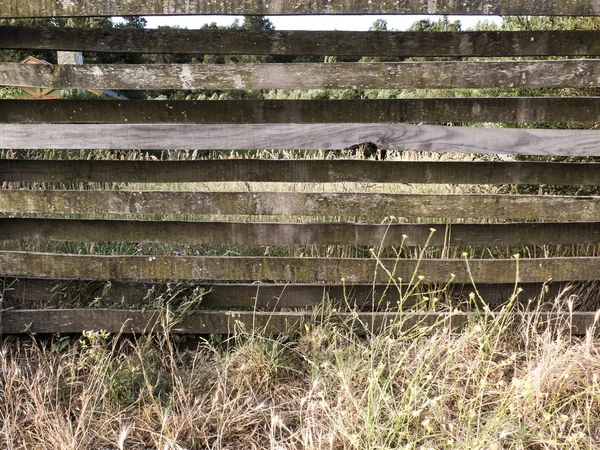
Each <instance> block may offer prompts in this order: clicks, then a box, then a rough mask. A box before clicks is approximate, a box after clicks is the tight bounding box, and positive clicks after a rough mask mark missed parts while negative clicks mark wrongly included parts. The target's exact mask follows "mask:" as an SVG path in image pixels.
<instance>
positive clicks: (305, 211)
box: [0, 190, 600, 222]
mask: <svg viewBox="0 0 600 450" xmlns="http://www.w3.org/2000/svg"><path fill="white" fill-rule="evenodd" d="M0 213H10V214H19V213H25V214H29V213H42V214H49V213H52V214H189V215H210V214H217V215H231V216H240V215H262V216H321V217H323V216H335V217H353V218H354V217H365V218H369V219H373V218H374V217H380V218H381V217H389V216H396V217H436V218H439V217H444V218H480V219H527V220H537V221H543V220H546V221H569V222H572V221H580V222H598V221H600V197H596V196H594V197H591V196H590V197H575V196H536V195H493V194H492V195H487V194H477V195H448V194H446V195H438V194H375V193H300V192H185V191H30V190H0Z"/></svg>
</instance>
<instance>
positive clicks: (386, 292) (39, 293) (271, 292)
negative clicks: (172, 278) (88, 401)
mask: <svg viewBox="0 0 600 450" xmlns="http://www.w3.org/2000/svg"><path fill="white" fill-rule="evenodd" d="M421 286H422V287H421V288H419V289H416V290H415V296H412V295H411V296H408V297H403V296H406V294H407V292H408V290H407V288H408V286H407V285H406V284H400V290H399V289H398V288H397V287H396V286H394V285H392V286H388V285H387V284H372V283H370V284H348V283H346V284H344V285H341V284H326V285H324V284H290V283H286V284H276V283H269V284H266V283H263V284H255V283H253V284H244V283H232V284H223V283H212V284H200V285H198V284H196V283H189V285H188V286H187V287H186V284H184V283H181V284H174V285H171V289H173V291H172V292H174V291H176V292H179V293H180V295H190V294H191V293H192V291H193V289H196V288H199V289H201V290H203V291H204V292H205V293H204V295H203V296H202V301H201V306H202V307H204V308H258V309H268V310H277V309H281V308H300V307H313V306H316V305H320V304H322V303H323V301H325V303H327V302H328V301H329V302H331V303H333V304H334V305H341V306H344V305H345V306H348V305H349V306H354V305H356V306H357V307H359V308H365V309H372V308H375V309H382V308H383V309H386V308H391V309H393V308H397V307H398V302H400V301H402V307H404V308H408V307H412V306H414V305H415V302H416V301H417V300H421V301H422V300H423V298H422V297H417V295H428V296H429V297H438V298H443V299H444V300H441V301H442V302H443V301H446V299H454V300H465V299H468V298H469V294H470V293H471V292H474V290H475V289H474V287H473V286H472V285H471V284H464V285H462V284H451V285H449V286H446V285H445V284H444V287H445V289H444V292H443V293H442V292H439V288H440V286H439V285H431V284H425V283H424V284H422V285H421ZM586 286H590V288H592V289H594V288H593V287H591V286H592V284H591V283H586V284H585V286H581V287H578V286H576V287H577V288H576V289H571V290H569V291H568V292H575V293H576V292H578V289H580V288H585V287H586ZM0 287H1V288H2V291H3V297H4V303H3V305H4V307H5V308H24V309H31V308H39V307H53V308H65V307H73V306H74V305H78V306H81V305H86V306H89V305H105V306H110V307H126V308H128V309H130V308H131V307H132V306H136V305H137V306H138V307H139V306H140V305H144V304H147V303H148V295H149V293H150V291H152V290H153V291H154V292H156V293H157V295H158V294H160V293H162V294H163V295H164V294H165V293H166V291H167V286H166V284H165V283H152V284H149V283H143V282H120V281H111V282H108V281H101V280H99V281H78V280H51V279H39V278H23V277H21V278H4V279H0ZM519 288H521V289H522V292H521V293H520V294H519V296H518V299H519V302H521V303H524V304H527V303H528V302H529V301H532V302H535V301H537V299H538V298H539V297H540V295H541V294H542V292H544V298H545V299H546V300H548V301H550V302H552V301H553V299H554V298H556V297H557V296H558V295H559V294H560V293H561V292H563V291H564V290H565V289H567V288H568V286H567V284H565V283H549V284H546V285H542V284H536V283H521V284H519ZM597 291H598V290H597V288H596V289H594V292H597ZM477 292H479V294H480V295H481V298H483V300H484V301H485V302H486V303H487V304H489V305H490V306H492V307H496V306H498V305H502V304H505V303H506V302H508V300H509V299H510V297H511V295H513V292H514V283H511V284H483V283H478V284H477ZM150 295H152V294H151V293H150ZM598 296H599V297H600V293H599V294H598ZM188 298H189V297H188Z"/></svg>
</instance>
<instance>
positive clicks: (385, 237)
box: [0, 218, 600, 247]
mask: <svg viewBox="0 0 600 450" xmlns="http://www.w3.org/2000/svg"><path fill="white" fill-rule="evenodd" d="M431 229H434V230H436V232H434V233H432V232H431ZM10 239H12V240H20V239H39V240H44V241H46V240H53V241H71V242H109V241H113V242H115V241H117V242H161V243H171V244H184V245H198V244H218V245H220V244H233V245H269V246H272V245H275V246H276V245H313V244H315V245H338V244H339V245H343V244H352V245H365V246H377V245H393V246H400V245H402V244H403V245H404V246H424V245H425V244H426V243H427V242H428V245H429V246H430V247H436V246H443V245H450V246H453V245H456V246H472V245H476V246H478V245H481V246H495V245H501V246H513V245H556V244H558V245H571V244H596V243H597V242H599V241H600V223H598V222H568V223H507V224H452V225H450V224H443V223H438V224H435V223H433V224H398V223H394V224H381V225H374V224H360V223H344V222H334V223H265V222H259V223H247V222H177V221H138V220H133V221H132V220H64V219H16V218H13V219H0V240H10Z"/></svg>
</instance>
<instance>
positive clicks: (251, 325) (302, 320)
mask: <svg viewBox="0 0 600 450" xmlns="http://www.w3.org/2000/svg"><path fill="white" fill-rule="evenodd" d="M497 316H498V314H497V313H495V314H490V319H492V318H494V317H497ZM510 318H512V320H513V322H512V323H514V324H515V325H519V324H522V323H527V324H531V323H532V322H533V323H535V324H537V326H539V327H545V326H552V327H555V326H557V327H559V328H561V329H567V330H569V331H570V334H572V335H585V334H586V332H587V330H588V329H589V328H591V327H593V326H595V325H596V320H597V317H596V313H594V312H574V313H566V312H562V313H544V312H542V313H514V315H511V316H509V317H508V319H510ZM324 320H325V321H326V323H330V324H332V323H337V324H339V325H346V326H347V327H348V329H349V330H350V329H351V330H354V331H356V332H358V333H361V332H367V331H368V330H370V331H375V332H378V331H382V330H383V329H384V328H386V327H394V329H395V330H396V331H409V330H415V331H416V330H417V329H423V328H431V329H432V330H433V329H439V328H450V329H452V330H453V331H456V332H459V331H461V330H463V329H464V328H465V326H467V324H468V323H469V322H470V321H473V320H476V316H475V314H474V313H464V312H452V313H443V312H442V313H416V312H415V313H395V312H388V313H338V314H336V315H333V316H327V317H322V316H319V315H318V314H316V315H315V314H314V313H312V312H285V313H272V312H253V311H250V312H247V311H246V312H243V311H242V312H240V311H236V312H230V311H191V312H187V313H186V314H185V316H184V317H182V318H179V319H175V320H173V321H172V322H169V321H167V320H165V315H164V312H163V313H161V312H159V311H156V310H144V311H140V310H119V309H58V310H45V311H44V310H6V311H2V315H1V325H2V327H1V332H2V334H19V333H28V334H29V333H81V332H83V331H88V330H105V331H108V332H110V333H152V332H163V331H164V330H165V328H168V329H169V331H170V332H172V333H178V334H179V333H187V334H235V333H237V332H239V331H240V330H247V331H250V330H260V331H264V332H266V333H282V332H284V333H285V332H298V331H300V330H301V329H302V326H303V324H308V323H317V324H318V323H321V322H323V321H324Z"/></svg>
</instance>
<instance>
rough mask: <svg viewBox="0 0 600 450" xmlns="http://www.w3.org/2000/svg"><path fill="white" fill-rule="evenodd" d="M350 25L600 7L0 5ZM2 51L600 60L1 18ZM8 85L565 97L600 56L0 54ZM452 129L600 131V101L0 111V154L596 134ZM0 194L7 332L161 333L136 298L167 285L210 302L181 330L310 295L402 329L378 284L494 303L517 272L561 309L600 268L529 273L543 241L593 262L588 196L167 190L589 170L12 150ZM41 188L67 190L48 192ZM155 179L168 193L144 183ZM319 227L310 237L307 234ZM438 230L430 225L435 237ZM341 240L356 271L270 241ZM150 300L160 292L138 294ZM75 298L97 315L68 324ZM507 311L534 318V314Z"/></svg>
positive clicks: (461, 43) (411, 37)
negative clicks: (208, 249)
mask: <svg viewBox="0 0 600 450" xmlns="http://www.w3.org/2000/svg"><path fill="white" fill-rule="evenodd" d="M359 13H360V14H362V13H364V14H508V15H590V16H596V15H600V7H598V4H597V2H589V1H587V2H586V1H583V0H581V1H580V0H573V1H569V2H537V1H533V0H529V1H516V0H503V1H495V2H488V1H485V2H483V1H479V0H466V1H463V2H455V1H444V0H437V1H434V0H427V1H426V0H407V1H403V2H392V1H387V0H381V1H373V2H371V1H369V2H366V1H360V2H356V1H350V0H339V1H320V2H307V1H303V0H283V1H277V2H262V1H258V0H257V1H250V0H224V1H221V2H202V1H194V0H185V1H181V2H165V1H162V0H152V1H146V2H130V1H126V0H116V1H112V2H105V1H103V0H87V1H85V2H47V1H42V0H3V1H2V0H0V18H2V17H4V18H8V17H13V18H24V17H64V16H117V15H143V14H153V15H167V14H359ZM0 49H13V50H14V49H34V50H76V51H94V52H114V53H119V52H128V53H131V52H140V53H181V54H184V53H213V54H215V53H216V54H241V55H243V54H251V55H321V56H325V55H328V56H331V55H340V56H343V55H362V56H383V57H385V56H389V57H402V58H405V57H410V56H418V57H432V58H437V57H445V58H448V57H452V58H456V59H460V58H474V57H494V58H499V57H501V58H521V57H547V56H569V57H588V56H592V57H593V56H597V55H598V54H600V32H599V31H590V30H578V31H535V32H507V31H506V32H504V31H502V32H496V31H494V32H490V31H481V32H443V33H430V32H419V33H416V32H337V31H336V32H305V31H287V32H286V31H272V32H269V31H265V32H255V31H244V30H226V31H223V30H212V29H209V30H176V29H169V30H166V29H159V30H140V29H131V30H129V29H75V28H58V27H46V28H36V27H27V26H0ZM0 85H4V86H30V87H43V88H54V89H65V90H71V89H87V88H94V89H129V90H139V89H142V90H147V89H153V90H170V89H175V90H204V89H206V90H239V89H245V90H255V89H261V90H270V89H298V90H301V89H415V88H418V89H440V88H451V89H455V88H465V89H469V88H558V89H580V90H581V89H583V90H586V92H587V93H588V94H590V93H591V94H592V95H595V94H597V92H598V88H599V87H600V60H596V59H557V60H532V59H525V60H522V59H521V60H516V59H513V60H507V59H503V60H482V61H481V60H464V61H462V60H456V61H440V60H436V61H427V62H421V61H419V62H399V63H391V62H370V63H294V64H275V63H272V64H235V65H233V64H231V65H218V64H146V65H131V64H107V65H96V64H89V65H88V64H84V65H77V66H75V65H73V66H46V65H22V64H18V63H9V62H0ZM450 122H451V123H465V122H478V123H482V122H490V123H496V122H504V123H547V122H556V123H566V122H600V99H599V98H597V97H594V96H585V97H581V96H580V97H557V96H554V97H552V96H550V97H535V98H534V97H508V98H419V99H379V100H371V99H369V100H367V99H364V100H363V99H359V100H222V101H210V100H205V101H188V100H185V101H183V100H180V101H166V100H156V101H147V100H143V101H142V100H131V101H120V100H119V101H116V100H115V101H106V100H49V101H43V102H34V101H28V102H25V101H18V100H0V148H1V149H4V150H15V151H21V150H23V149H31V150H35V149H42V150H48V149H75V150H79V149H85V150H100V149H108V150H122V149H139V150H152V151H157V150H177V149H182V150H199V151H206V150H215V149H219V150H240V149H247V150H256V149H319V150H323V149H325V150H328V151H336V150H343V149H347V148H349V147H352V146H355V145H356V144H360V143H366V142H370V143H374V144H375V145H377V146H378V147H379V148H381V149H386V150H400V151H434V152H449V153H467V154H492V155H494V154H504V155H540V156H544V155H545V156H575V157H584V156H585V157H588V156H600V132H599V131H598V130H596V129H589V130H580V129H578V130H573V129H552V130H547V129H529V128H486V127H481V126H479V127H469V126H452V127H451V126H442V125H439V124H440V123H450ZM417 124H418V125H417ZM436 124H437V125H436ZM0 181H2V182H3V183H4V184H3V185H2V186H3V188H2V189H0V214H1V218H0V241H4V242H5V243H6V242H15V243H21V244H22V245H21V247H20V248H19V250H18V251H17V250H4V251H1V252H0V277H3V278H1V279H0V280H1V281H2V285H0V295H1V297H2V298H3V301H4V309H3V311H2V322H1V325H2V333H24V332H33V333H54V332H68V333H70V332H81V331H83V330H86V329H90V328H94V329H105V330H108V331H111V332H119V331H124V332H131V331H133V332H141V331H147V330H150V329H154V327H156V326H160V320H159V319H160V318H159V314H158V313H157V311H155V310H152V309H151V307H150V306H149V305H148V304H146V303H144V298H146V299H147V296H148V291H149V289H152V290H153V291H154V290H155V291H157V292H162V293H163V294H164V293H165V292H167V291H166V290H165V289H167V287H165V285H164V283H166V282H167V281H169V282H175V281H177V282H184V284H185V283H187V284H186V285H190V287H189V289H188V288H185V289H184V288H181V286H182V284H181V283H178V284H177V289H181V292H182V295H183V294H184V293H186V292H187V293H189V291H190V290H192V289H206V290H207V291H209V292H208V293H206V294H205V295H203V298H202V303H201V304H200V306H201V307H202V308H203V309H200V308H196V309H194V310H193V311H191V312H190V311H188V312H187V313H186V314H185V315H184V316H183V317H182V318H181V320H179V321H178V322H177V323H176V324H175V328H174V331H176V332H182V333H200V334H204V333H229V332H231V331H232V328H233V324H234V321H236V320H238V321H240V322H242V323H244V324H245V325H246V326H248V327H251V326H260V327H267V328H269V329H271V330H282V329H285V328H286V327H289V326H293V325H294V324H295V325H297V324H300V323H302V322H303V321H305V320H307V319H308V318H310V317H311V314H312V312H311V311H310V310H307V308H310V307H313V306H315V305H318V304H319V303H320V302H321V301H322V300H323V299H324V298H330V299H332V300H335V299H341V298H345V299H346V300H347V301H348V302H349V303H350V304H351V305H354V304H355V305H356V306H357V307H358V308H359V310H360V311H361V312H360V313H359V317H360V318H362V319H363V320H364V321H365V322H367V323H370V324H372V325H373V326H374V327H378V326H382V325H383V324H385V323H389V321H390V320H392V319H393V318H394V317H396V316H397V314H403V313H402V312H398V311H391V312H390V311H386V312H381V311H377V310H374V309H373V306H374V305H375V304H376V303H377V302H376V301H375V300H374V299H381V298H383V297H384V294H385V299H384V303H385V304H389V305H392V306H394V305H396V304H397V302H398V301H399V300H400V299H401V298H402V297H403V295H402V294H401V293H400V292H399V291H398V290H397V289H396V288H395V287H394V286H392V288H390V289H388V288H387V287H388V285H389V283H390V274H393V278H394V282H395V283H397V284H398V285H400V286H406V285H407V284H409V281H411V280H412V281H413V283H414V282H415V281H418V282H419V283H420V284H422V285H423V286H426V285H434V286H435V285H437V286H446V285H447V287H446V291H445V293H446V295H448V296H455V297H457V298H465V297H467V298H468V294H469V293H470V292H472V291H473V290H474V288H473V286H472V284H473V283H475V284H476V286H477V291H478V292H479V294H481V297H483V298H484V300H486V301H487V302H488V303H489V304H490V305H492V306H498V305H501V304H502V302H504V301H506V300H507V299H508V297H509V296H510V294H511V292H512V291H513V285H514V284H515V281H516V280H515V278H516V276H517V273H518V282H519V283H520V285H521V286H522V288H523V289H524V292H523V293H522V294H521V296H522V297H524V298H525V299H528V298H532V297H535V296H536V295H537V294H539V292H540V289H541V288H542V286H543V285H546V284H548V283H550V282H551V283H550V284H548V285H547V290H548V292H547V294H546V295H547V296H548V297H552V296H553V295H557V293H558V292H560V290H561V289H563V288H564V287H565V286H566V284H565V283H568V282H582V283H589V282H594V281H596V280H600V258H599V257H597V256H595V255H591V256H576V255H575V256H573V255H567V256H562V257H543V256H544V248H546V247H547V246H550V245H553V246H564V247H566V248H569V246H587V247H589V248H592V247H593V246H595V245H597V244H598V243H599V242H600V197H597V196H590V195H586V196H576V195H531V194H530V195H524V194H517V193H512V194H509V193H499V194H495V193H488V194H464V193H456V194H445V195H441V194H415V193H381V192H380V193H369V192H360V193H359V192H344V190H343V189H337V190H336V189H331V192H329V191H328V192H324V191H323V189H320V188H319V189H317V191H318V192H275V191H258V192H257V191H254V190H251V189H250V188H249V187H250V185H249V184H248V185H247V186H248V188H247V189H245V191H240V190H238V191H236V192H228V191H215V190H207V191H202V192H198V191H186V190H183V191H180V190H164V185H161V183H231V182H237V183H238V184H240V183H241V184H243V183H255V182H260V183H317V184H318V185H319V186H323V185H322V184H323V183H327V184H328V185H329V184H331V183H375V184H397V183H410V184H418V185H421V184H423V185H428V184H455V185H477V184H498V185H520V184H527V185H554V186H588V187H594V186H598V185H599V184H600V163H594V162H538V161H368V160H343V159H341V160H340V159H326V160H301V159H295V160H268V159H201V160H189V161H110V160H107V161H101V160H93V161H92V160H38V159H27V158H24V159H23V158H21V159H2V160H0ZM46 183H51V184H50V185H49V186H51V187H55V188H56V187H57V186H58V187H60V186H61V185H62V186H63V188H61V189H41V187H44V186H46ZM73 183H98V186H105V185H106V186H108V187H110V189H109V188H107V189H98V188H95V189H92V190H85V189H73V188H72V187H70V186H71V185H72V184H73ZM116 183H145V186H147V187H148V188H147V189H145V190H139V188H131V187H128V186H127V185H126V187H125V188H123V189H117V190H115V189H114V186H115V184H116ZM156 184H158V186H159V189H154V188H153V187H152V186H154V185H156ZM331 186H334V187H335V185H331ZM46 187H47V186H46ZM256 216H265V217H268V218H270V220H272V221H270V222H264V221H261V220H258V219H257V218H256ZM391 216H395V217H396V218H401V220H400V222H398V221H394V220H386V221H382V219H383V218H389V217H391ZM240 217H241V218H240ZM323 217H326V218H327V220H326V221H325V222H323V220H319V218H323ZM431 228H434V229H436V230H437V231H436V232H435V233H433V234H432V232H431V231H430V230H431ZM31 241H40V242H55V241H62V242H88V243H103V242H117V243H123V242H130V243H131V242H133V243H142V242H144V243H162V244H181V245H196V246H197V245H200V244H204V245H207V246H210V245H213V246H214V245H237V246H255V247H260V249H261V250H260V251H261V255H260V256H256V255H254V256H232V255H226V256H223V255H211V254H198V255H186V256H179V255H174V254H151V255H147V254H144V255H131V254H115V255H96V254H75V253H40V252H33V251H28V249H27V245H28V243H29V242H31ZM344 245H345V246H354V248H355V249H356V255H354V257H339V256H335V255H333V256H329V257H322V256H321V257H308V256H305V255H300V254H298V255H295V256H285V257H283V256H272V254H273V255H276V254H277V250H276V249H277V247H278V246H332V248H333V246H344ZM400 245H403V246H404V247H405V248H408V249H413V250H411V252H409V253H411V254H412V255H413V257H412V258H408V257H405V255H404V254H402V257H401V258H389V257H388V258H382V259H377V258H375V257H373V255H371V254H369V252H368V248H369V247H374V246H390V247H398V246H400ZM426 245H427V246H428V247H429V248H431V249H433V250H432V251H434V252H435V251H438V252H440V249H443V251H441V253H440V256H441V257H439V258H425V259H419V258H415V257H414V255H415V254H418V252H419V248H422V247H424V246H426ZM515 246H529V247H527V248H528V249H530V250H529V251H530V255H529V256H531V257H522V258H519V259H518V260H517V259H515V258H513V257H511V253H510V251H511V247H515ZM461 247H475V248H483V249H485V248H486V247H502V248H504V249H505V250H506V251H505V254H506V256H505V257H504V258H496V259H485V258H476V259H472V260H469V262H468V264H467V262H466V261H465V260H464V259H462V258H461V257H460V256H459V257H450V256H449V253H451V252H449V249H453V248H454V249H457V248H461ZM5 248H6V247H5ZM415 248H416V249H417V250H414V249H415ZM536 248H537V249H538V250H535V249H536ZM531 249H533V250H531ZM540 249H541V250H540ZM263 253H264V254H263ZM567 253H568V252H567ZM592 253H593V252H592ZM482 254H484V255H485V250H482ZM524 256H527V255H524ZM153 284H154V285H156V286H157V287H153V288H150V286H152V285H153ZM581 286H583V287H581ZM586 286H588V287H587V288H586ZM590 286H592V287H591V288H590ZM409 289H410V288H409ZM580 289H584V290H585V289H588V291H590V292H593V291H594V288H593V285H592V284H587V285H586V284H581V285H580ZM171 290H172V289H171ZM419 292H420V291H416V292H415V293H414V294H415V295H410V296H407V297H406V298H405V299H404V303H403V306H404V307H406V308H410V307H411V306H414V305H415V304H416V303H419V302H422V301H423V299H422V297H419V295H418V294H419ZM164 295H167V294H164ZM596 298H597V297H596ZM477 301H478V300H477ZM71 302H73V303H71ZM70 304H77V305H78V306H80V305H82V304H87V305H90V307H89V308H79V307H78V308H69V305H70ZM92 305H95V306H104V308H103V307H95V308H93V307H91V306H92ZM107 305H110V306H111V307H110V308H106V306H107ZM34 307H36V308H37V309H34ZM597 307H598V305H595V306H594V307H593V308H589V309H596V308H597ZM232 311H233V313H232ZM469 314H470V313H469V312H463V313H452V314H447V313H443V312H436V313H417V314H413V315H411V316H410V319H409V320H407V321H406V323H405V324H406V326H410V325H411V324H416V323H424V324H436V323H444V324H446V325H450V326H453V327H457V328H460V327H461V326H463V325H464V324H465V323H466V321H468V319H469ZM519 317H521V318H523V320H527V319H528V315H527V313H523V314H522V315H521V316H519ZM340 318H341V320H344V319H346V318H347V319H348V320H355V319H356V315H355V314H354V313H341V315H340ZM543 318H545V319H547V320H548V321H549V322H552V321H554V320H562V319H564V315H563V314H562V313H560V312H556V311H554V312H546V313H544V315H543ZM570 320H571V327H572V332H573V333H575V334H581V333H584V332H585V331H586V329H588V328H589V327H590V326H591V325H593V324H594V323H595V311H589V310H588V311H587V312H586V311H584V312H577V313H574V314H573V315H572V316H571V319H570Z"/></svg>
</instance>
